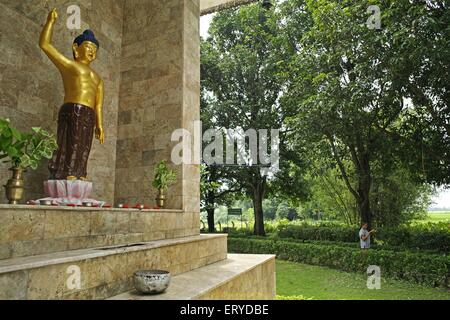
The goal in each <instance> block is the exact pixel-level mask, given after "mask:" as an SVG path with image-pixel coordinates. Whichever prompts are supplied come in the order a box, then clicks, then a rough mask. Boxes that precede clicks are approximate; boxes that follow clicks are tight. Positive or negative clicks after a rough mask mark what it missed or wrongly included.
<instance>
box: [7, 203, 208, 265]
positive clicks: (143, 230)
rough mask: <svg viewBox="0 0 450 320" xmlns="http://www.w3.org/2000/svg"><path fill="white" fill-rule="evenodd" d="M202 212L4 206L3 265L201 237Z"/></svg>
mask: <svg viewBox="0 0 450 320" xmlns="http://www.w3.org/2000/svg"><path fill="white" fill-rule="evenodd" d="M199 221H200V218H199V214H198V213H189V212H183V211H182V210H138V209H104V208H76V209H74V208H71V207H44V206H11V205H0V260H1V259H10V258H16V257H26V256H31V255H39V254H45V253H51V252H60V251H65V250H77V249H85V248H93V247H100V246H108V245H119V244H127V243H136V242H142V241H151V240H162V239H173V238H180V237H186V236H193V235H198V234H199V230H200V222H199Z"/></svg>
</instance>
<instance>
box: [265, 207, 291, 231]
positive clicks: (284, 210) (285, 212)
mask: <svg viewBox="0 0 450 320" xmlns="http://www.w3.org/2000/svg"><path fill="white" fill-rule="evenodd" d="M297 218H298V212H297V210H296V209H295V208H292V207H291V206H290V205H288V204H287V203H285V202H282V203H280V204H279V205H278V208H277V219H279V220H283V219H287V220H289V221H293V220H295V219H297ZM266 231H267V230H266Z"/></svg>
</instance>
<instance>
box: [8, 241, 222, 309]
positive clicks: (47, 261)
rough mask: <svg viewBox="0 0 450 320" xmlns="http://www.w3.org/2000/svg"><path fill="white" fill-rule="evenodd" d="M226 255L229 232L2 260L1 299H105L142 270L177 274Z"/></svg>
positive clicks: (129, 284)
mask: <svg viewBox="0 0 450 320" xmlns="http://www.w3.org/2000/svg"><path fill="white" fill-rule="evenodd" d="M226 257H227V236H226V235H223V234H215V235H199V236H190V237H184V238H178V239H166V240H158V241H150V242H140V243H134V244H129V245H126V246H112V247H99V248H92V249H83V250H72V251H64V252H57V253H50V254H44V255H38V256H31V257H22V258H13V259H7V260H1V261H0V300H2V299H14V300H15V299H30V300H34V299H45V300H48V299H105V298H108V297H111V296H114V295H117V294H119V293H121V292H125V291H128V290H130V289H131V288H132V275H133V273H134V272H135V271H137V270H140V269H163V270H168V271H170V272H171V273H172V274H174V275H177V274H181V273H184V272H187V271H190V270H193V269H197V268H199V267H202V266H205V265H208V264H211V263H215V262H217V261H221V260H224V259H226Z"/></svg>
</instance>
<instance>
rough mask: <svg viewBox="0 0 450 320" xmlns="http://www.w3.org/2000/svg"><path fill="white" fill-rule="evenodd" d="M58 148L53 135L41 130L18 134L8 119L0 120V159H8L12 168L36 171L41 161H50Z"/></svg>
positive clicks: (34, 129) (35, 129)
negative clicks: (44, 159)
mask: <svg viewBox="0 0 450 320" xmlns="http://www.w3.org/2000/svg"><path fill="white" fill-rule="evenodd" d="M57 148H58V145H57V144H56V139H55V138H54V136H53V135H51V134H50V133H48V132H47V131H45V130H43V129H41V128H32V131H31V132H30V133H24V132H20V131H19V130H17V129H15V128H14V127H12V126H11V124H10V122H9V120H8V119H6V120H5V119H0V159H5V158H7V159H9V160H7V161H5V162H11V163H12V165H13V167H17V168H22V169H27V168H31V169H33V170H36V169H37V167H38V166H39V162H40V161H41V160H42V159H43V158H46V159H51V157H52V156H53V152H54V151H55V150H56V149H57Z"/></svg>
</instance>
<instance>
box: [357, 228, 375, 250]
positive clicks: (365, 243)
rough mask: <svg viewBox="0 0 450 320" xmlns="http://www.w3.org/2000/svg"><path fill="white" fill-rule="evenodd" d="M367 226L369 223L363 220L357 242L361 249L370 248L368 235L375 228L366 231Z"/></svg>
mask: <svg viewBox="0 0 450 320" xmlns="http://www.w3.org/2000/svg"><path fill="white" fill-rule="evenodd" d="M368 227H369V225H368V224H367V223H366V222H363V224H362V226H361V230H359V243H360V245H361V249H369V248H370V236H371V234H372V233H374V232H375V230H371V231H368V230H367V228H368Z"/></svg>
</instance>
